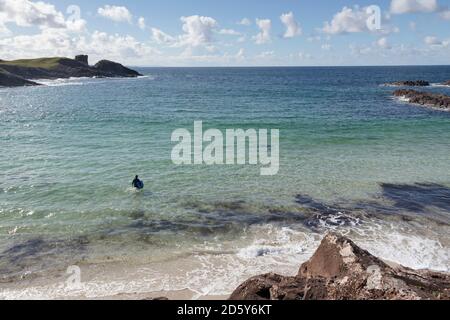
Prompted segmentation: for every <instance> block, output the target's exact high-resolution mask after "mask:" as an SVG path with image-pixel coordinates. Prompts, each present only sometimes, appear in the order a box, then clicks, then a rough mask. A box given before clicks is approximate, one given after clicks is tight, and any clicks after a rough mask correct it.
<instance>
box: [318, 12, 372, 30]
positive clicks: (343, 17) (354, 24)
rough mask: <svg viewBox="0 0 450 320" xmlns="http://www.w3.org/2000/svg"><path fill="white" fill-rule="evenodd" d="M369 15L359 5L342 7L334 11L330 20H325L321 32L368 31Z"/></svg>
mask: <svg viewBox="0 0 450 320" xmlns="http://www.w3.org/2000/svg"><path fill="white" fill-rule="evenodd" d="M368 18H369V15H368V14H367V11H366V10H365V9H360V8H359V7H354V8H348V7H344V8H343V9H342V11H340V12H338V13H336V14H335V15H334V17H333V20H331V22H328V21H327V22H325V25H324V27H323V29H322V30H323V32H325V33H329V34H341V33H356V32H365V31H369V29H368V28H367V19H368Z"/></svg>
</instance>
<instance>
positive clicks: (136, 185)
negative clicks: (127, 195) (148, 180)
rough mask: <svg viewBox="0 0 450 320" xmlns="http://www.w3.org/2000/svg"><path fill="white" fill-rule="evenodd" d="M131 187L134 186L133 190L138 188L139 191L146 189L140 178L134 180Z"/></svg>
mask: <svg viewBox="0 0 450 320" xmlns="http://www.w3.org/2000/svg"><path fill="white" fill-rule="evenodd" d="M131 185H132V186H133V188H136V189H138V190H141V189H144V183H143V182H142V181H141V180H139V176H136V177H135V178H134V180H133V182H132V183H131Z"/></svg>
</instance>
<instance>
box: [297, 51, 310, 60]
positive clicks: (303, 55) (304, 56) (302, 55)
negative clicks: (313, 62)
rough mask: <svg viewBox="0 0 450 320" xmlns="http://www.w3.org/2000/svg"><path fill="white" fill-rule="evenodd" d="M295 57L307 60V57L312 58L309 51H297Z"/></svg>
mask: <svg viewBox="0 0 450 320" xmlns="http://www.w3.org/2000/svg"><path fill="white" fill-rule="evenodd" d="M297 57H298V58H299V59H300V60H307V59H311V58H312V56H311V55H310V54H309V53H304V52H299V53H298V54H297Z"/></svg>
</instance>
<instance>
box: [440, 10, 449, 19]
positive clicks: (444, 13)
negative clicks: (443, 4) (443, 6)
mask: <svg viewBox="0 0 450 320" xmlns="http://www.w3.org/2000/svg"><path fill="white" fill-rule="evenodd" d="M439 15H440V16H441V18H442V19H445V20H450V10H443V11H442V12H441V13H440V14H439Z"/></svg>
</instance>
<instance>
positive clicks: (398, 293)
mask: <svg viewBox="0 0 450 320" xmlns="http://www.w3.org/2000/svg"><path fill="white" fill-rule="evenodd" d="M422 299H426V300H438V299H442V300H450V274H447V273H439V272H433V271H428V270H420V271H416V270H412V269H409V268H405V267H403V266H394V265H388V264H387V263H385V262H384V261H382V260H380V259H379V258H377V257H375V256H373V255H371V254H370V253H369V252H367V251H365V250H363V249H361V248H359V247H358V246H357V245H355V244H354V243H353V242H352V241H351V240H349V239H347V238H345V237H341V236H339V235H336V234H328V235H327V236H326V237H325V238H324V239H323V241H322V243H321V245H320V247H319V248H318V250H317V251H316V253H315V254H314V255H313V257H312V258H311V259H310V260H309V261H308V262H306V263H304V264H303V265H302V266H301V267H300V271H299V273H298V275H297V276H294V277H284V276H280V275H277V274H273V273H270V274H266V275H261V276H257V277H254V278H251V279H249V280H247V281H246V282H244V283H243V284H241V285H240V286H239V287H238V288H237V289H236V290H235V291H234V292H233V294H232V295H231V297H230V300H422Z"/></svg>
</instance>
